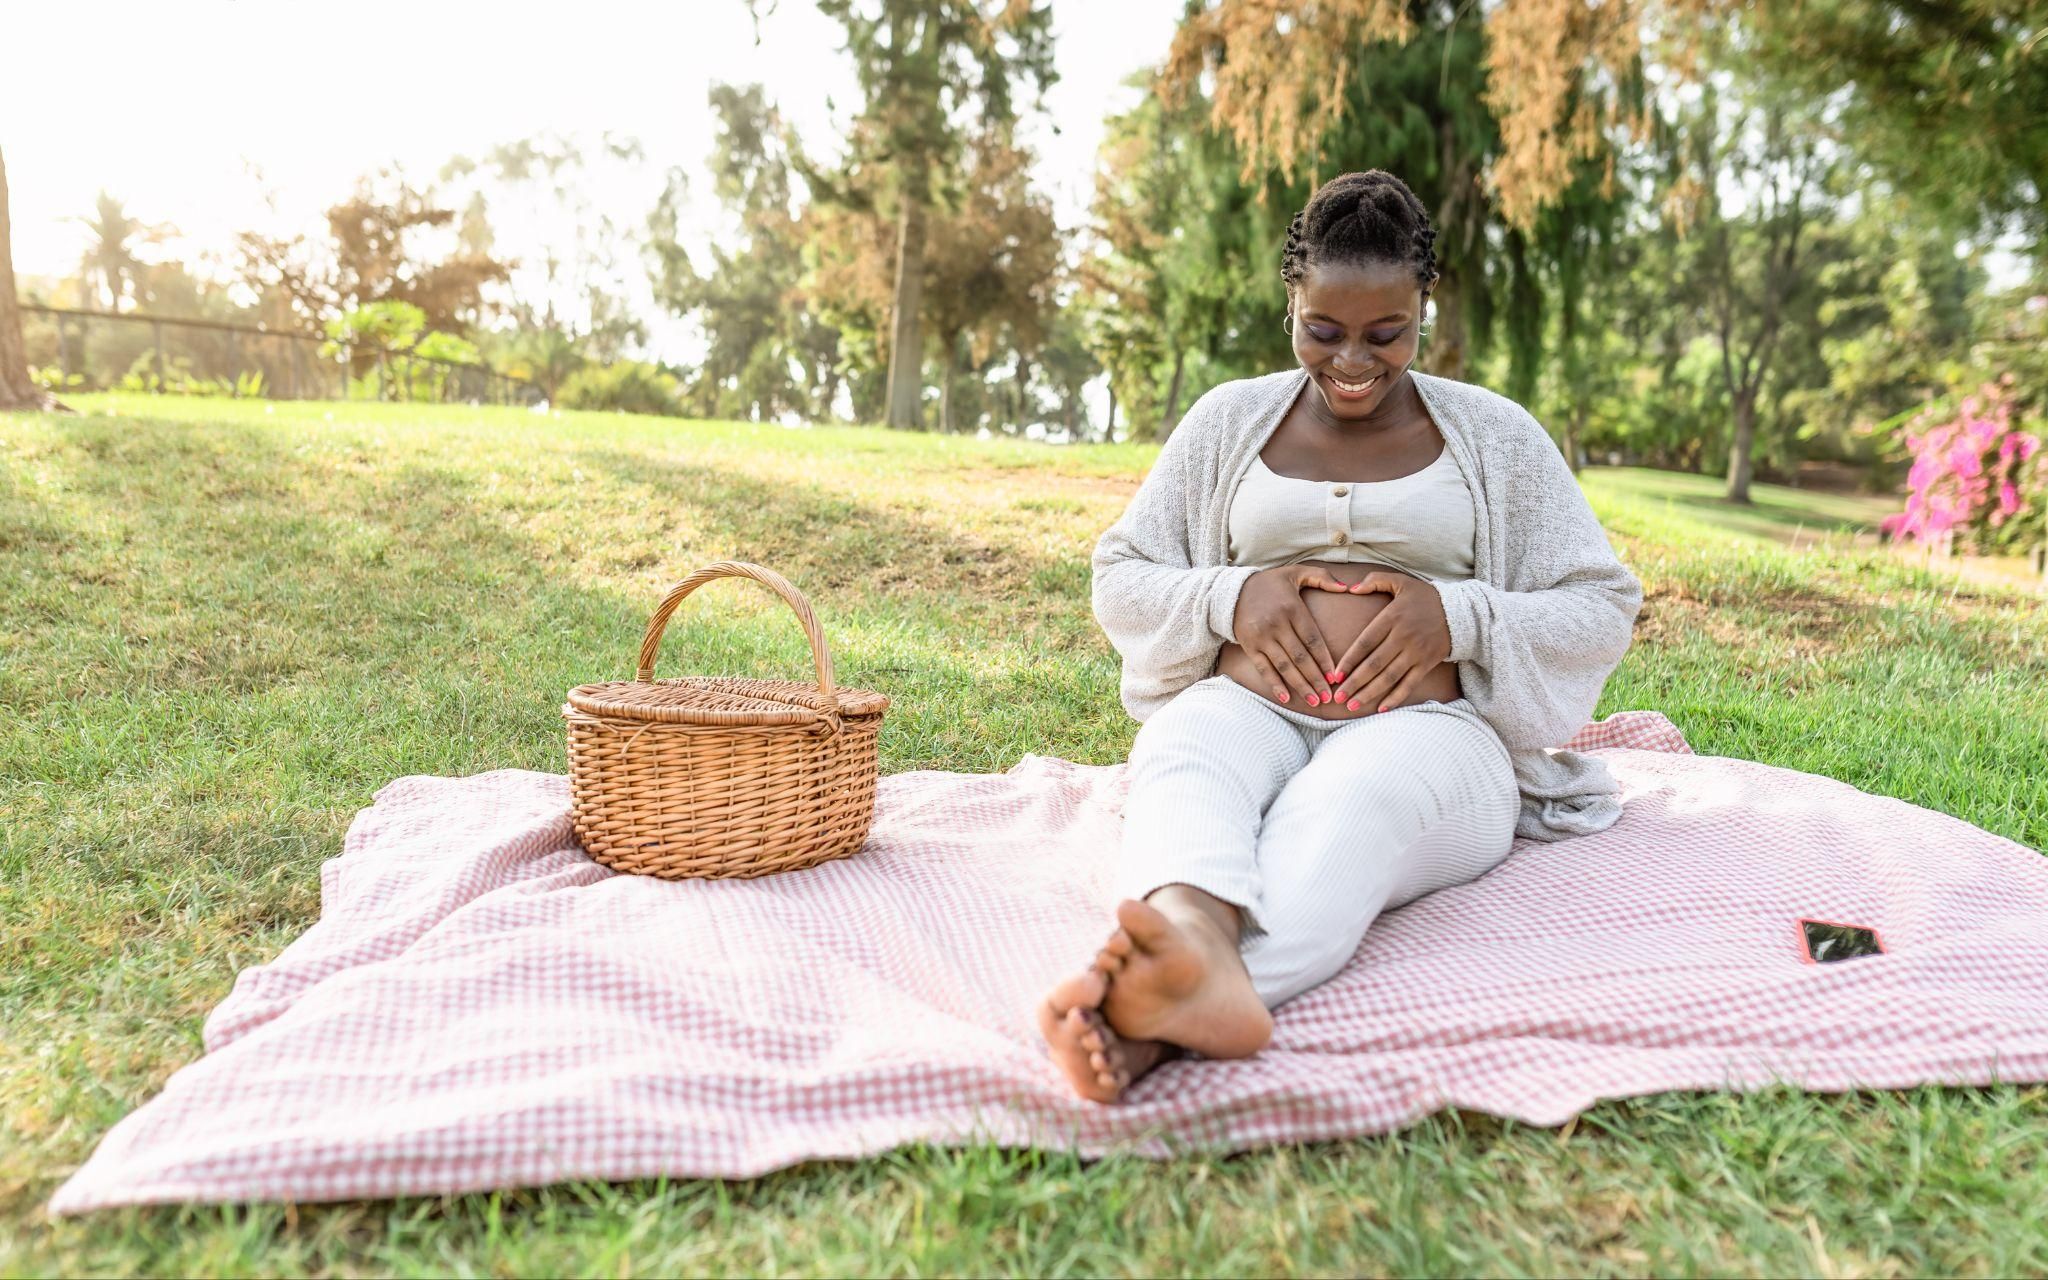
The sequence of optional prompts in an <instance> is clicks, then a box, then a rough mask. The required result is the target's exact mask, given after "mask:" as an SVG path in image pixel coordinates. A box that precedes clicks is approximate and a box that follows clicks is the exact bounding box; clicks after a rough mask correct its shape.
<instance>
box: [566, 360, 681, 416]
mask: <svg viewBox="0 0 2048 1280" xmlns="http://www.w3.org/2000/svg"><path fill="white" fill-rule="evenodd" d="M555 401H556V403H557V404H559V405H560V406H561V407H562V408H564V409H610V410H612V411H614V412H617V413H660V414H668V415H671V416H680V415H681V414H682V412H683V399H682V389H681V387H680V386H678V385H677V383H676V380H675V379H674V378H673V377H671V376H670V375H668V374H666V373H664V372H662V371H661V370H660V369H658V368H656V367H655V366H653V365H651V364H642V363H641V362H640V361H638V360H621V361H619V362H618V363H616V364H608V365H594V366H592V367H590V368H587V369H579V370H577V371H576V372H575V373H572V374H570V375H569V377H568V378H567V379H566V380H565V381H564V382H563V383H562V385H561V388H560V389H559V391H558V392H557V393H556V396H555Z"/></svg>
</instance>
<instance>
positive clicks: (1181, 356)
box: [1159, 350, 1188, 444]
mask: <svg viewBox="0 0 2048 1280" xmlns="http://www.w3.org/2000/svg"><path fill="white" fill-rule="evenodd" d="M1187 367H1188V353H1187V352H1186V351H1185V350H1176V351H1175V352H1174V353H1173V381H1172V382H1171V383H1169V384H1168V385H1167V388H1166V412H1165V413H1163V414H1161V415H1160V417H1159V443H1161V444H1165V443H1166V438H1167V437H1168V436H1170V435H1172V434H1173V429H1174V428H1175V427H1177V426H1179V425H1180V380H1181V376H1182V375H1183V374H1184V373H1186V372H1187Z"/></svg>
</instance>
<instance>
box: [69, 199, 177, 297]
mask: <svg viewBox="0 0 2048 1280" xmlns="http://www.w3.org/2000/svg"><path fill="white" fill-rule="evenodd" d="M77 221H79V222H81V223H83V224H84V225H85V227H86V229H87V230H88V231H89V232H90V233H91V235H92V245H91V247H90V248H88V249H87V250H86V251H85V258H84V261H83V262H82V263H81V264H80V275H81V277H82V281H83V284H84V286H85V288H84V292H85V293H86V294H87V296H88V297H89V296H90V295H91V293H92V291H93V287H94V282H95V278H97V282H98V285H99V287H100V288H101V289H104V290H105V292H106V305H107V310H109V311H119V310H121V306H122V303H123V302H125V301H126V300H127V299H128V298H129V297H130V296H131V295H132V296H134V297H135V300H136V301H137V302H140V301H142V297H141V296H140V295H141V281H140V277H141V276H142V274H143V272H144V267H143V264H142V263H141V262H139V261H137V260H136V257H135V252H134V249H133V248H132V247H131V242H136V241H140V242H142V243H145V244H154V243H157V242H159V241H161V240H162V239H163V238H164V237H165V236H166V235H168V234H170V233H171V229H170V228H169V227H167V226H163V225H161V224H158V225H147V224H144V223H142V222H138V221H136V220H135V219H134V218H131V217H129V216H128V211H127V210H126V209H124V208H122V206H121V202H120V201H119V200H116V199H115V198H114V197H112V196H110V195H108V194H107V193H106V192H104V191H102V192H100V194H99V199H98V200H97V201H95V202H94V205H93V216H92V217H90V218H79V219H77Z"/></svg>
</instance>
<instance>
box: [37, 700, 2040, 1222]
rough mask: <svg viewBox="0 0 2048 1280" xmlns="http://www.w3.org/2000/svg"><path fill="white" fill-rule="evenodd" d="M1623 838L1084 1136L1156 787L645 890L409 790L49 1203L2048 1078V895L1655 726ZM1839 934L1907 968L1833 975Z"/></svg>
mask: <svg viewBox="0 0 2048 1280" xmlns="http://www.w3.org/2000/svg"><path fill="white" fill-rule="evenodd" d="M1574 745H1575V746H1577V747H1579V748H1580V749H1584V750H1592V751H1597V752H1598V753H1599V754H1600V755H1601V756H1603V757H1604V758H1605V759H1606V760H1607V762H1608V764H1609V766H1610V767H1611V768H1612V770H1613V772H1614V774H1615V776H1616V777H1617V779H1619V780H1620V782H1621V783H1622V785H1623V788H1624V800H1625V805H1624V815H1623V817H1622V818H1621V820H1620V822H1618V823H1617V824H1616V825H1615V826H1614V827H1613V828H1611V829H1610V830H1608V831H1606V832H1603V833H1601V834H1599V835H1594V836H1584V837H1579V838H1576V839H1571V840H1565V841H1561V842H1558V843H1555V844H1525V845H1520V846H1518V847H1517V848H1516V849H1515V850H1514V852H1513V853H1512V854H1511V855H1510V856H1509V858H1508V859H1507V861H1505V862H1504V863H1502V864H1501V865H1500V866H1499V867H1497V868H1496V869H1495V870H1493V871H1491V872H1489V873H1488V874H1486V875H1485V876H1482V877H1481V878H1479V879H1478V880H1476V881H1474V882H1472V883H1470V884H1466V885H1461V886H1457V887H1455V888H1451V889H1446V890H1443V891H1441V892H1438V893H1435V894H1432V895H1430V896H1428V897H1425V898H1422V899H1418V900H1417V901H1415V902H1414V903H1412V904H1410V905H1408V906H1406V907H1403V908H1401V909H1399V910H1395V911H1391V912H1388V913H1386V914H1384V915H1382V916H1381V917H1380V918H1379V919H1378V920H1377V921H1376V922H1375V923H1374V924H1373V926H1372V928H1371V930H1370V931H1369V932H1368V934H1367V936H1366V939H1365V942H1364V944H1363V945H1362V946H1361V947H1360V949H1359V951H1358V953H1357V955H1356V956H1355V957H1354V958H1353V960H1352V961H1351V963H1350V965H1349V966H1348V967H1347V968H1345V969H1344V970H1343V971H1342V972H1341V973H1339V974H1338V975H1337V976H1336V977H1334V978H1332V979H1331V980H1330V981H1329V982H1327V983H1325V984H1324V985H1323V986H1321V987H1319V988H1317V989H1315V990H1313V991H1311V992H1309V993H1307V994H1305V995H1303V996H1301V997H1299V998H1297V999H1295V1000H1293V1001H1291V1002H1289V1003H1288V1004H1286V1005H1283V1006H1282V1007H1281V1008H1280V1010H1279V1011H1278V1014H1277V1026H1276V1029H1275V1034H1274V1039H1273V1041H1272V1044H1271V1045H1270V1046H1269V1047H1268V1048H1267V1049H1266V1050H1265V1051H1264V1052H1262V1053H1260V1054H1259V1055H1258V1056H1257V1057H1254V1058H1251V1059H1248V1060H1244V1061H1236V1062H1218V1061H1204V1060H1200V1059H1183V1060H1180V1061H1176V1062H1172V1063H1169V1064H1167V1065H1165V1066H1163V1067H1162V1068H1161V1069H1159V1070H1158V1071H1156V1072H1155V1073H1154V1074H1152V1075H1151V1076H1149V1077H1147V1078H1146V1079H1144V1080H1141V1081H1139V1082H1138V1083H1137V1084H1136V1085H1135V1086H1134V1087H1133V1088H1132V1089H1131V1091H1130V1092H1129V1094H1128V1095H1127V1098H1126V1100H1125V1101H1124V1102H1123V1103H1121V1104H1119V1105H1113V1106H1100V1105H1096V1104H1094V1103H1089V1102H1083V1101H1080V1100H1078V1099H1076V1098H1075V1097H1074V1096H1073V1095H1072V1094H1071V1093H1070V1092H1069V1091H1068V1089H1067V1087H1066V1085H1065V1084H1064V1083H1063V1081H1062V1079H1061V1077H1060V1075H1059V1073H1058V1072H1057V1071H1056V1070H1055V1069H1054V1067H1053V1066H1052V1064H1051V1062H1050V1061H1049V1060H1048V1058H1047V1055H1046V1050H1045V1047H1044V1044H1043V1042H1042V1041H1041V1040H1040V1038H1039V1035H1038V1032H1037V1027H1036V1023H1035V1021H1034V1019H1033V1016H1032V1008H1033V1005H1034V1004H1035V1002H1036V1000H1037V999H1038V997H1039V996H1040V995H1041V993H1042V992H1043V991H1044V990H1045V989H1046V987H1048V986H1049V985H1050V984H1051V983H1052V982H1053V981H1054V980H1056V979H1058V978H1059V977H1061V976H1063V975H1065V974H1067V973H1069V972H1072V971H1073V970H1075V969H1076V968H1077V967H1078V966H1080V965H1081V964H1083V963H1085V962H1086V961H1087V959H1088V957H1090V956H1091V955H1092V954H1093V953H1094V951H1095V948H1096V947H1097V946H1098V945H1099V944H1100V943H1101V941H1102V939H1103V937H1104V936H1105V935H1106V932H1107V928H1108V925H1107V924H1106V922H1107V921H1108V919H1109V916H1108V910H1109V907H1110V905H1111V903H1110V900H1109V897H1108V891H1107V884H1108V878H1107V873H1108V871H1109V866H1110V862H1111V860H1112V856H1113V854H1114V850H1115V847H1116V840H1117V835H1118V829H1119V823H1120V817H1119V814H1120V809H1121V802H1122V797H1123V790H1124V786H1125V770H1124V767H1123V766H1121V765H1110V766H1102V765H1082V764H1075V763H1072V762H1069V761H1066V760H1061V759H1058V758H1054V757H1048V756H1038V755H1026V756H1025V757H1023V758H1022V759H1021V760H1020V761H1019V762H1018V763H1017V765H1016V766H1015V767H1014V768H1012V769H1011V770H1010V771H1009V772H1007V773H999V774H963V773H949V772H940V771H929V770H928V771H919V772H911V773H902V774H897V775H894V776H892V777H888V778H884V779H883V780H882V782H881V787H880V794H879V797H878V800H877V805H876V813H875V822H874V827H873V831H872V834H871V836H870V838H869V840H868V843H867V845H866V846H865V847H864V848H863V849H862V851H861V852H860V853H859V854H858V855H856V856H854V857H852V858H848V859H842V860H839V861H836V862H832V863H828V864H826V865H824V866H820V867H816V868H812V869H809V870H806V871H800V872H793V873H789V874H784V875H778V876H771V877H765V878H762V879H758V880H697V881H685V882H668V881H663V880H654V879H648V878H643V877H637V876H630V875H615V874H613V873H612V872H610V871H608V870H606V869H605V868H603V867H601V866H599V865H597V864H596V863H594V862H592V861H591V860H590V859H589V858H588V857H586V856H585V855H584V854H583V852H582V851H581V850H580V849H579V848H578V847H577V845H576V843H575V841H574V839H573V838H572V836H571V834H570V829H569V819H568V786H567V781H566V779H564V778H562V777H560V776H557V775H553V774H546V773H535V772H529V771H525V770H514V769H504V770H497V771H494V772H490V773H483V774H478V775H475V776H473V777H465V778H438V777H405V778H400V779H398V780H397V781H395V782H392V783H391V784H390V785H388V786H386V787H384V788H383V789H382V790H380V791H379V792H378V793H377V795H376V798H375V803H374V805H373V806H372V807H371V808H369V809H366V810H363V811H362V812H361V813H360V814H358V815H357V817H356V820H355V823H354V825H353V826H352V827H351V828H350V829H349V832H348V836H347V839H346V842H345V844H344V846H343V851H342V854H341V856H340V857H338V858H335V859H332V860H331V861H329V862H328V863H327V864H326V865H325V866H324V867H323V868H322V869H321V892H322V901H323V910H322V914H321V918H320V920H319V922H318V923H317V924H315V925H314V926H313V927H312V928H311V929H309V930H308V931H307V932H306V934H305V935H304V936H303V937H301V938H300V939H299V940H298V941H297V942H295V943H293V944H292V945H291V946H290V947H288V948H286V950H285V951H284V953H283V954H282V955H280V956H279V957H278V958H277V959H276V960H274V961H272V962H271V963H269V964H266V965H261V966H258V967H256V968H253V969H249V970H246V971H244V972H243V973H242V974H241V975H240V977H239V978H238V979H237V981H236V983H235V986H234V989H233V991H232V992H230V993H229V995H228V997H227V999H226V1000H224V1001H223V1002H222V1003H221V1005H220V1006H219V1008H217V1009H215V1010H214V1012H213V1014H212V1016H211V1017H209V1018H208V1019H207V1022H206V1027H205V1042H206V1053H205V1056H203V1057H201V1058H200V1059H199V1060H198V1061H196V1062H194V1063H192V1064H191V1065H189V1066H187V1067H185V1068H184V1069H183V1070H181V1071H179V1072H178V1073H177V1074H175V1075H173V1076H172V1077H171V1078H170V1080H169V1082H168V1083H167V1084H166V1085H165V1087H164V1090H163V1092H162V1094H161V1095H160V1096H158V1097H157V1098H155V1099H154V1100H153V1101H151V1102H149V1103H148V1104H146V1105H145V1106H143V1107H141V1108H140V1109H139V1110H137V1111H136V1112H134V1113H133V1114H132V1115H129V1116H128V1117H127V1118H125V1119H124V1120H122V1121H121V1122H120V1123H119V1124H117V1125H116V1126H115V1127H114V1128H113V1130H112V1131H111V1132H109V1133H108V1134H107V1135H106V1137H105V1139H104V1140H103V1141H102V1142H101V1143H100V1145H99V1148H98V1150H97V1151H96V1152H95V1153H94V1154H93V1156H92V1158H91V1159H90V1160H89V1161H88V1162H87V1163H86V1164H85V1165H84V1167H82V1168H81V1169H80V1170H79V1171H78V1172H77V1174H76V1175H75V1176H73V1177H72V1178H71V1179H70V1180H69V1181H68V1182H66V1183H65V1184H64V1185H63V1187H62V1188H60V1189H59V1191H58V1192H57V1194H56V1196H55V1197H54V1199H53V1200H52V1201H51V1205H50V1207H51V1209H52V1211H54V1212H57V1213H75V1212H78V1211H81V1210H87V1209H92V1208H96V1207H100V1206H105V1205H114V1204H130V1203H139V1202H148V1201H183V1200H195V1201H236V1200H332V1199H346V1198H358V1197H384V1196H397V1195H406V1194H416V1193H449V1192H461V1191H470V1190H477V1189H482V1188H489V1187H501V1186H514V1185H535V1184H540V1183H547V1182H553V1181H557V1180H562V1179H576V1178H595V1179H627V1178H635V1177H643V1176H649V1175H656V1174H669V1175H674V1176H692V1177H695V1176H714V1175H715V1176H725V1177H739V1176H748V1175H754V1174H759V1173H762V1172H764V1171H766V1170H770V1169H775V1168H778V1167H780V1166H784V1165H789V1164H792V1163H796V1162H798V1161H802V1160H806V1159H811V1158H818V1157H853V1156H860V1155H864V1154H868V1153H872V1152H878V1151H883V1150H885V1149H888V1148H890V1147H893V1146H896V1145H898V1144H902V1143H906V1142H911V1141H914V1140H918V1139H924V1140H928V1141H931V1142H934V1143H943V1144H954V1143H969V1142H981V1141H987V1142H994V1143H999V1144H1003V1145H1010V1146H1014V1145H1024V1144H1044V1145H1052V1146H1059V1147H1065V1148H1070V1149H1074V1150H1078V1151H1079V1152H1081V1153H1082V1154H1084V1155H1099V1154H1102V1153H1103V1152H1105V1151H1108V1150H1110V1149H1112V1148H1122V1149H1124V1150H1130V1151H1136V1152H1139V1153H1143V1154H1148V1155H1166V1154H1170V1153H1171V1152H1173V1151H1174V1150H1176V1149H1182V1148H1188V1147H1196V1146H1202V1147H1208V1148H1210V1149H1238V1148H1244V1147H1250V1146H1254V1145H1257V1144H1261V1143H1268V1142H1274V1141H1289V1140H1301V1139H1322V1138H1335V1137H1341V1136H1345V1135H1353V1134H1369V1133H1378V1132H1383V1131H1386V1130H1389V1129H1393V1128H1397V1127H1399V1126H1401V1125H1403V1124H1406V1123H1409V1122H1411V1121H1413V1120H1415V1119H1417V1118H1419V1117H1421V1116H1424V1115H1426V1114H1428V1113H1429V1112H1431V1111H1434V1110H1437V1109H1438V1108H1441V1107H1445V1106H1447V1105H1455V1106H1459V1107H1465V1108H1470V1109H1474V1110H1478V1111H1486V1112H1492V1113H1495V1114H1498V1115H1502V1116H1513V1117H1516V1118H1518V1119H1520V1120H1523V1121H1526V1122H1529V1123H1532V1124H1539V1125H1553V1124H1559V1123H1562V1122H1563V1121H1564V1120H1566V1119H1567V1118H1568V1117H1570V1116H1572V1115H1574V1114H1575V1113H1577V1112H1578V1111H1579V1110H1580V1109H1582V1108H1584V1107H1586V1106H1588V1105H1590V1104H1591V1103H1593V1102H1594V1101H1595V1100H1597V1099H1601V1098H1613V1097H1622V1096H1626V1095H1632V1094H1642V1093H1651V1092H1657V1091H1661V1090H1670V1089H1722V1088H1728V1089H1754V1088H1758V1087H1761V1086H1764V1085H1767V1084H1770V1083H1772V1082H1773V1081H1776V1080H1782V1081H1787V1082H1791V1083H1794V1084H1797V1085H1799V1086H1802V1087H1804V1088H1807V1089H1816V1090H1830V1091H1839V1090H1844V1089H1850V1088H1856V1087H1882V1088H1896V1087H1902V1086H1907V1085H1915V1084H1920V1083H1923V1082H1942V1083H1952V1084H1965V1083H1968V1084H1978V1083H1986V1082H1990V1081H1993V1080H2005V1081H2038V1080H2042V1079H2044V1078H2048V948H2044V947H2043V946H2042V945H2041V938H2042V936H2043V933H2044V929H2048V860H2044V859H2043V858H2041V857H2040V856H2039V855H2038V854H2036V853H2035V852H2033V851H2032V850H2029V849H2027V848H2025V847H2023V846H2021V845H2018V844H2015V843H2013V842H2011V841H2009V840H2003V839H2000V838H1998V837H1996V836H1993V835H1990V834H1988V833H1986V832H1984V831H1981V830H1979V829H1978V828H1976V827H1973V826H1970V825H1969V824H1967V823H1964V822H1960V821H1958V820H1956V819H1954V818H1950V817H1946V816H1943V815H1942V814H1939V813H1934V812H1931V811H1929V810H1926V809H1921V808H1917V807H1915V806H1913V805H1910V804H1905V803H1902V802H1900V801H1897V800H1889V799H1883V798H1880V797H1876V796H1871V795H1866V794H1864V793H1862V792H1859V791H1857V790H1855V789H1853V788H1851V787H1848V786H1845V785H1843V784H1841V783H1838V782H1833V781H1830V780H1828V779H1826V778H1819V777H1813V776H1811V775H1808V774H1802V773H1795V772H1792V771H1790V770H1786V769H1778V768H1771V767H1768V766H1765V765H1760V764H1754V763H1750V762H1746V761H1742V760H1733V759H1719V758H1709V757H1700V756H1695V755H1693V754H1691V752H1690V750H1689V748H1688V747H1687V746H1686V744H1685V741H1684V739H1683V738H1682V737H1680V736H1679V734H1678V732H1677V730H1676V729H1675V728H1673V726H1672V725H1671V723H1670V722H1669V721H1668V720H1666V719H1665V718H1664V717H1662V716H1660V715H1657V714H1654V713H1648V712H1627V713H1623V714H1620V715H1617V716H1613V717H1610V718H1609V719H1607V720H1605V721H1602V722H1600V723H1598V724H1595V725H1590V726H1588V728H1587V730H1586V731H1585V732H1584V733H1582V734H1581V735H1580V737H1579V739H1578V740H1577V741H1576V742H1575V744H1574ZM1800 916H1814V917H1819V918H1824V919H1829V920H1836V921H1848V922H1855V923H1862V924H1867V925H1870V926H1873V927H1875V928H1876V929H1877V930H1878V931H1879V933H1880V934H1881V935H1882V937H1883V939H1884V942H1885V945H1886V946H1887V947H1888V948H1890V952H1889V954H1887V955H1883V956H1872V957H1865V958H1859V959H1854V960H1848V961H1843V962H1839V963H1834V964H1826V965H1815V964H1809V963H1806V962H1805V961H1804V959H1803V958H1802V954H1801V948H1800V939H1799V934H1798V930H1797V928H1796V926H1795V924H1794V922H1795V920H1797V918H1798V917H1800Z"/></svg>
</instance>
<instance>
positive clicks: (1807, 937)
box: [1799, 919, 1884, 964]
mask: <svg viewBox="0 0 2048 1280" xmlns="http://www.w3.org/2000/svg"><path fill="white" fill-rule="evenodd" d="M1799 928H1800V942H1801V944H1802V945H1803V946H1805V948H1806V963H1808V964H1828V963H1831V962H1833V961H1836V960H1853V959H1855V958H1856V957H1857V956H1875V955H1883V954H1884V944H1883V943H1882V942H1880V941H1878V937H1877V930H1875V929H1866V928H1865V927H1863V926H1862V925H1860V924H1842V923H1840V922H1839V921H1835V920H1805V919H1802V920H1800V922H1799Z"/></svg>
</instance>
